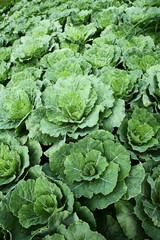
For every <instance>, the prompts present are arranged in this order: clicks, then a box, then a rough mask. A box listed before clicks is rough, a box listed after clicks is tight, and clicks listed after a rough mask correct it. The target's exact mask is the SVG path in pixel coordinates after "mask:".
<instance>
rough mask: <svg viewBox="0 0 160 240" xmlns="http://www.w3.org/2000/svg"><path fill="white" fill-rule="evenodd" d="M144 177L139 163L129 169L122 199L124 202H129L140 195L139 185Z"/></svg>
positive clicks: (143, 171)
mask: <svg viewBox="0 0 160 240" xmlns="http://www.w3.org/2000/svg"><path fill="white" fill-rule="evenodd" d="M144 177H145V170H144V168H143V165H142V163H139V164H137V165H135V166H133V167H132V168H131V171H130V173H129V176H128V177H127V178H126V180H125V183H126V186H127V192H126V194H125V195H124V197H123V198H124V199H125V200H129V199H130V198H133V197H135V196H137V195H138V194H140V193H141V184H142V181H143V179H144Z"/></svg>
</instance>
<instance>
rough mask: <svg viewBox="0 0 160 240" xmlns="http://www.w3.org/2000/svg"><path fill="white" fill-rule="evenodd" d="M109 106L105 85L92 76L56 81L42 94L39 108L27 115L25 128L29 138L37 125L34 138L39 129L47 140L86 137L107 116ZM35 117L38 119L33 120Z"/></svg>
mask: <svg viewBox="0 0 160 240" xmlns="http://www.w3.org/2000/svg"><path fill="white" fill-rule="evenodd" d="M106 92H107V93H108V94H107V96H106ZM113 103H114V97H113V94H112V90H111V89H110V87H109V85H107V84H103V82H102V81H100V79H99V78H96V77H95V76H93V75H90V76H87V75H78V76H72V77H68V78H59V79H58V80H57V82H56V84H53V85H50V86H48V87H47V88H46V89H45V91H44V92H43V93H42V107H41V108H37V109H36V110H35V111H33V112H32V113H31V115H30V116H29V118H28V120H27V121H26V126H27V129H28V130H29V131H30V134H32V136H34V129H35V127H36V126H37V128H36V132H35V135H36V134H37V129H39V132H41V133H42V134H48V135H49V136H51V137H59V136H66V135H68V136H71V137H73V138H77V137H78V135H81V136H84V135H86V134H87V133H88V132H90V131H91V130H93V129H94V128H95V127H97V126H98V125H99V124H100V122H101V120H102V119H104V118H105V117H108V116H109V115H110V114H111V110H110V109H111V108H112V106H113ZM40 111H41V113H40ZM42 111H43V114H42ZM102 113H103V114H102ZM38 115H39V116H40V117H36V116H38Z"/></svg>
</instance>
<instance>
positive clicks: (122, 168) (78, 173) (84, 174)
mask: <svg viewBox="0 0 160 240" xmlns="http://www.w3.org/2000/svg"><path fill="white" fill-rule="evenodd" d="M49 161H50V168H51V170H52V172H53V175H55V176H57V177H58V179H61V180H63V181H64V182H65V183H66V184H67V185H68V186H69V187H70V189H71V191H72V192H73V193H74V195H75V196H76V198H80V197H82V196H83V197H85V198H86V204H87V206H88V207H89V208H91V209H95V208H100V209H103V208H105V207H107V206H109V205H110V204H112V203H113V202H116V201H118V200H119V199H120V198H121V197H122V196H123V195H124V194H125V193H126V192H127V186H126V184H125V179H126V177H127V176H128V175H129V172H130V169H131V163H130V155H129V153H128V152H127V151H126V150H125V149H124V148H123V146H122V145H121V144H120V143H118V142H116V141H115V140H114V136H113V135H112V134H111V133H109V132H107V131H104V130H99V131H95V132H93V133H91V134H90V135H89V136H86V137H85V138H83V139H82V140H79V141H78V142H77V143H72V142H71V143H69V144H64V145H62V146H61V147H60V149H59V150H58V151H55V152H54V153H53V154H51V156H50V160H49Z"/></svg>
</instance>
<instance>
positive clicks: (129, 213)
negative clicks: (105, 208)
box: [115, 200, 145, 240]
mask: <svg viewBox="0 0 160 240" xmlns="http://www.w3.org/2000/svg"><path fill="white" fill-rule="evenodd" d="M115 207H116V213H117V214H116V215H117V219H118V222H119V224H120V225H121V227H122V229H123V231H124V233H125V235H126V236H127V237H128V238H129V239H132V240H141V239H144V237H145V234H144V232H143V229H142V227H141V226H140V224H139V221H138V219H137V217H136V215H135V214H134V211H133V205H132V204H131V203H130V202H129V201H124V200H120V201H119V202H117V203H115Z"/></svg>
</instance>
